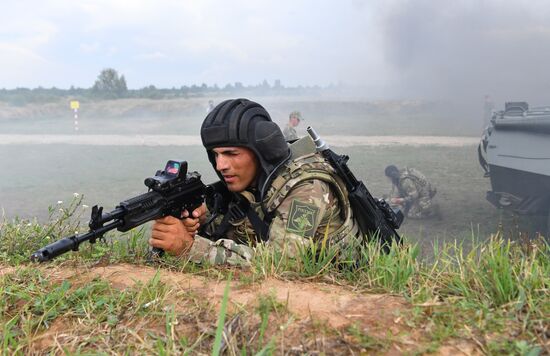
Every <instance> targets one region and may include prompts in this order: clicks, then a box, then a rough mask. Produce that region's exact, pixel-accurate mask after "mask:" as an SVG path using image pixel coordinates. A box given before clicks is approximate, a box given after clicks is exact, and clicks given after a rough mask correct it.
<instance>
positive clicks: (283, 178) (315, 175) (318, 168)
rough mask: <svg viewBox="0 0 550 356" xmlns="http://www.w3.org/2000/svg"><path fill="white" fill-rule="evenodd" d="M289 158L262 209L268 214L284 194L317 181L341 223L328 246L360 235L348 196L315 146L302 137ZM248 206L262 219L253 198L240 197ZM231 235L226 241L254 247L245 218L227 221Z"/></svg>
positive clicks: (253, 236) (252, 196)
mask: <svg viewBox="0 0 550 356" xmlns="http://www.w3.org/2000/svg"><path fill="white" fill-rule="evenodd" d="M290 149H291V152H292V158H291V159H290V160H289V161H288V162H287V163H286V164H285V165H284V166H283V167H282V168H281V170H280V173H279V175H278V176H277V177H276V178H274V179H273V181H272V183H271V185H270V187H269V189H268V190H267V192H266V195H265V198H264V208H265V210H266V211H267V212H268V214H270V213H274V211H275V210H276V209H277V208H278V207H279V205H280V204H281V203H282V202H283V200H284V199H285V197H286V196H287V195H288V193H289V192H290V191H291V190H292V188H293V187H295V186H296V185H297V184H299V183H301V182H303V181H306V180H311V179H319V180H322V181H324V182H326V183H328V184H329V186H330V187H331V188H332V191H333V194H335V195H336V197H337V198H338V202H339V204H340V212H341V214H342V220H343V221H344V223H343V224H342V225H341V226H340V227H338V228H337V229H336V230H335V231H334V232H333V233H331V234H330V236H329V237H328V239H329V241H330V242H331V243H336V242H340V241H342V240H344V239H346V238H350V237H356V236H359V235H360V231H359V226H358V225H357V223H356V221H355V219H354V218H353V212H352V210H351V206H350V202H349V199H348V192H347V189H346V186H345V183H344V182H343V181H342V180H341V179H340V177H338V176H337V174H336V172H335V171H334V169H333V168H332V166H331V165H330V164H329V163H328V162H326V161H325V159H324V158H323V157H322V156H321V155H320V154H319V153H317V152H316V148H315V143H314V142H313V140H312V139H311V138H310V137H309V136H305V137H303V138H301V139H299V140H298V141H296V142H294V143H293V144H292V145H290ZM240 194H241V195H242V196H244V197H245V198H246V199H247V200H248V201H249V202H250V207H251V208H252V209H254V211H255V212H256V213H257V214H258V215H259V216H260V218H262V219H264V217H265V216H264V211H263V210H262V207H261V205H260V203H259V202H256V201H255V200H254V195H253V194H252V193H250V192H248V191H244V192H241V193H240ZM230 224H231V225H232V226H233V229H232V231H228V233H227V238H229V239H232V240H234V241H237V242H239V243H249V244H255V243H256V242H257V241H256V240H257V238H256V235H257V234H256V233H255V231H254V228H253V226H252V224H251V223H250V221H249V220H248V219H247V218H244V219H240V220H238V221H231V222H230Z"/></svg>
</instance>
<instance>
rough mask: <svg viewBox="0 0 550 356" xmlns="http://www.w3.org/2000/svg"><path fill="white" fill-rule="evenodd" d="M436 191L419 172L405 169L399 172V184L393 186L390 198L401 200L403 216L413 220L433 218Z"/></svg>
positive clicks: (435, 211)
mask: <svg viewBox="0 0 550 356" xmlns="http://www.w3.org/2000/svg"><path fill="white" fill-rule="evenodd" d="M435 193H436V189H435V187H434V186H432V184H430V182H429V181H428V179H427V178H426V176H424V174H422V173H421V172H420V171H419V170H417V169H414V168H407V167H405V168H404V169H402V170H401V171H400V172H399V184H398V186H396V185H394V186H393V188H392V192H391V195H390V196H391V197H392V198H403V199H404V202H403V206H402V207H403V210H404V212H405V215H406V216H407V217H409V218H413V219H422V218H427V217H431V216H434V215H435V214H436V213H437V206H436V204H434V202H433V200H432V199H433V197H434V195H435Z"/></svg>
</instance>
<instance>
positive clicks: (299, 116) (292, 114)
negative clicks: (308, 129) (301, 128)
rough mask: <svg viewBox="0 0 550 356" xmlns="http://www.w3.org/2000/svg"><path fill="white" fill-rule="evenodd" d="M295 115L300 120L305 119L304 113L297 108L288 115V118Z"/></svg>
mask: <svg viewBox="0 0 550 356" xmlns="http://www.w3.org/2000/svg"><path fill="white" fill-rule="evenodd" d="M293 117H295V118H297V119H298V120H300V121H302V120H303V118H302V113H301V112H299V111H297V110H295V111H293V112H291V113H290V114H289V115H288V118H289V119H291V118H293Z"/></svg>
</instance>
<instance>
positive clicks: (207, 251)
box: [188, 235, 254, 266]
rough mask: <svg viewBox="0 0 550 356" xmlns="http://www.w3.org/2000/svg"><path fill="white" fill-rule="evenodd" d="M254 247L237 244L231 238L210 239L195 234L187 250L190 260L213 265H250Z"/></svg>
mask: <svg viewBox="0 0 550 356" xmlns="http://www.w3.org/2000/svg"><path fill="white" fill-rule="evenodd" d="M253 254H254V249H253V248H252V247H250V246H248V245H243V244H238V243H236V242H235V241H233V240H229V239H219V240H216V241H210V240H208V239H207V238H204V237H202V236H199V235H195V242H194V243H193V246H191V250H189V252H188V257H189V259H190V260H191V261H193V262H197V263H203V262H207V263H210V264H213V265H223V264H227V265H231V266H250V260H251V259H252V256H253Z"/></svg>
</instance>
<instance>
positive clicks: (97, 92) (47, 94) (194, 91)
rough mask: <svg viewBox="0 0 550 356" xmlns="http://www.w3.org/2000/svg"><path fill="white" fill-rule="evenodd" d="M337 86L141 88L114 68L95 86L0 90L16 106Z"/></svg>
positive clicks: (309, 91)
mask: <svg viewBox="0 0 550 356" xmlns="http://www.w3.org/2000/svg"><path fill="white" fill-rule="evenodd" d="M336 87H337V86H336V85H329V86H326V87H321V86H318V85H315V86H297V87H285V86H283V85H282V84H281V81H280V80H275V82H274V83H273V85H271V84H270V83H268V81H267V80H264V81H263V82H261V83H259V84H257V85H243V84H242V83H240V82H235V83H233V84H231V83H228V84H226V85H225V86H223V87H220V86H218V85H217V84H214V85H212V86H208V85H207V84H205V83H203V84H201V85H196V84H193V85H189V86H187V85H183V86H181V87H179V88H176V87H172V88H157V87H155V86H154V85H149V86H145V87H143V88H141V89H128V85H127V83H126V78H125V76H124V75H119V73H118V72H117V71H116V70H115V69H113V68H105V69H103V70H102V71H101V72H100V73H99V75H98V76H97V79H96V81H95V82H94V85H93V86H92V87H91V88H75V87H74V86H71V87H70V88H69V89H59V88H55V87H53V88H43V87H38V88H33V89H30V88H16V89H0V101H4V102H7V103H9V104H12V105H25V104H27V103H47V102H52V101H56V100H58V99H59V98H61V97H67V96H70V97H74V98H75V99H76V98H80V99H90V100H106V99H110V100H114V99H123V98H146V99H170V98H189V97H203V96H220V95H231V94H234V93H243V94H253V95H303V94H318V93H320V92H321V91H323V90H330V89H334V88H336Z"/></svg>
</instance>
